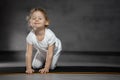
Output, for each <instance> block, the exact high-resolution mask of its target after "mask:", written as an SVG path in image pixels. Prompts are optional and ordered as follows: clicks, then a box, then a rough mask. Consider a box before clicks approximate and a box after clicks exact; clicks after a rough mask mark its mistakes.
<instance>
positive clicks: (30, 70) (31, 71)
mask: <svg viewBox="0 0 120 80" xmlns="http://www.w3.org/2000/svg"><path fill="white" fill-rule="evenodd" d="M25 72H26V73H27V74H32V73H33V72H34V70H33V69H27V70H26V71H25Z"/></svg>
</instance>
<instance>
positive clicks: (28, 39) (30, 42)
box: [26, 34, 32, 44]
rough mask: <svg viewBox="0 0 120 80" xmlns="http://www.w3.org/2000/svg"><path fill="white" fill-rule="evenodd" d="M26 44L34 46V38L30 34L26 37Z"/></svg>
mask: <svg viewBox="0 0 120 80" xmlns="http://www.w3.org/2000/svg"><path fill="white" fill-rule="evenodd" d="M26 42H27V43H29V44H32V36H31V35H30V34H28V36H27V37H26Z"/></svg>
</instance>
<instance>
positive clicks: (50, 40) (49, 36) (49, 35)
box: [26, 28, 62, 69]
mask: <svg viewBox="0 0 120 80" xmlns="http://www.w3.org/2000/svg"><path fill="white" fill-rule="evenodd" d="M26 42H27V43H29V44H32V45H33V47H34V48H36V49H37V53H36V54H35V57H34V59H33V63H32V66H33V68H40V67H42V65H43V64H44V62H45V58H46V54H47V52H48V50H47V49H48V46H50V45H53V44H55V48H54V54H53V60H52V64H51V69H54V68H55V65H56V63H57V60H58V58H59V56H60V51H61V50H62V46H61V41H60V40H59V39H58V38H57V37H56V36H55V34H54V32H52V31H51V30H50V29H48V28H46V29H45V36H44V39H43V40H42V41H38V39H37V38H36V35H35V33H34V31H33V30H32V31H31V32H30V33H29V34H28V36H27V37H26Z"/></svg>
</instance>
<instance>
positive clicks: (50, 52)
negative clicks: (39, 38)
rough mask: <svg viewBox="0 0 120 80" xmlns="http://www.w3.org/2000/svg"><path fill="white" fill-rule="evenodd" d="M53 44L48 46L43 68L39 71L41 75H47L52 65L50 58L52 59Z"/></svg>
mask: <svg viewBox="0 0 120 80" xmlns="http://www.w3.org/2000/svg"><path fill="white" fill-rule="evenodd" d="M54 47H55V44H53V45H51V46H48V53H47V56H46V62H45V67H44V68H43V69H41V70H40V72H41V73H47V72H49V69H50V66H51V63H52V58H53V53H54V52H53V51H54Z"/></svg>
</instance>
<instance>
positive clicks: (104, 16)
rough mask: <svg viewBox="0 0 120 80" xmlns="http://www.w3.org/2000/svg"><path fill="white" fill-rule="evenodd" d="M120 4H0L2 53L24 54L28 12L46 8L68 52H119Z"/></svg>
mask: <svg viewBox="0 0 120 80" xmlns="http://www.w3.org/2000/svg"><path fill="white" fill-rule="evenodd" d="M119 3H120V1H119V0H12V1H10V0H1V1H0V9H1V12H0V15H1V19H0V28H1V31H0V50H25V46H26V45H25V38H26V36H27V33H28V31H29V28H28V26H27V22H26V20H25V18H26V16H27V14H28V13H29V10H30V9H31V8H34V7H43V8H45V9H46V10H47V12H48V16H49V18H50V20H51V25H50V28H51V29H52V30H53V31H54V32H55V33H56V35H57V36H58V37H59V38H60V39H61V40H62V44H63V50H65V51H120V36H119V34H120V32H119V29H120V27H119V26H120V24H119V23H120V6H119Z"/></svg>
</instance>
